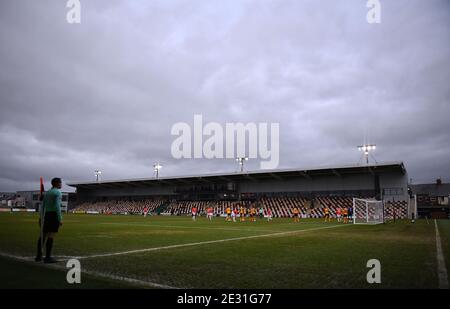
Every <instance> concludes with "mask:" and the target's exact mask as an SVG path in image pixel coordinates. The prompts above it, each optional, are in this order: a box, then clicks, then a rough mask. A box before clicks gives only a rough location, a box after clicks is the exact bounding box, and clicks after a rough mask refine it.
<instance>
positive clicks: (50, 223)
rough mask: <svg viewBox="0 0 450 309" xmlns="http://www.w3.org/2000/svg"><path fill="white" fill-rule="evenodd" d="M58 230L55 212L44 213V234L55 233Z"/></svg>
mask: <svg viewBox="0 0 450 309" xmlns="http://www.w3.org/2000/svg"><path fill="white" fill-rule="evenodd" d="M58 230H59V220H58V215H57V214H56V212H55V211H50V212H46V213H45V217H44V233H57V232H58Z"/></svg>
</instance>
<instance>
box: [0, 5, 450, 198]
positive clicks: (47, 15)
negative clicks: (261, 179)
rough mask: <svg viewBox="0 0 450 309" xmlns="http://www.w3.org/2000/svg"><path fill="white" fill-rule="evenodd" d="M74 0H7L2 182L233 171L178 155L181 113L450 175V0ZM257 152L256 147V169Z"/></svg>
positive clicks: (284, 159) (2, 51)
mask: <svg viewBox="0 0 450 309" xmlns="http://www.w3.org/2000/svg"><path fill="white" fill-rule="evenodd" d="M81 3H82V22H81V24H79V25H71V24H68V23H67V22H66V19H65V14H66V12H67V9H66V8H65V1H56V0H55V1H17V0H14V1H12V0H7V1H2V3H1V4H0V67H1V70H0V101H1V113H0V145H1V148H2V151H1V152H0V171H1V174H0V191H1V190H18V189H29V188H36V187H37V179H38V178H39V176H44V177H45V178H46V179H49V178H50V177H52V176H54V175H58V176H60V177H63V178H64V179H65V180H86V179H93V170H94V169H101V170H103V172H104V177H105V178H107V179H114V178H133V177H147V176H151V175H152V173H153V171H152V167H151V165H152V164H153V162H155V161H157V160H159V161H161V162H163V165H164V167H163V171H162V174H163V175H179V174H193V173H200V172H202V173H203V172H217V171H233V170H236V164H235V162H234V161H233V160H206V159H204V160H200V159H195V160H194V159H186V160H175V159H173V158H172V156H171V153H170V146H171V143H172V141H173V139H174V137H173V136H171V135H170V129H171V127H172V125H173V124H174V123H176V122H179V121H183V122H187V123H192V122H193V115H194V114H202V115H203V118H204V122H210V121H215V122H219V123H225V122H237V121H243V122H279V123H280V167H310V166H320V165H329V164H348V163H357V162H358V161H359V155H360V154H359V153H358V152H357V151H355V146H356V145H358V144H360V143H362V142H363V141H364V140H366V141H368V142H373V143H377V145H378V146H379V147H378V149H377V151H376V152H375V157H376V159H377V160H378V161H398V160H403V161H405V163H406V166H407V169H408V171H409V174H410V177H412V178H413V180H414V181H415V182H425V181H432V180H434V178H436V177H439V176H442V177H443V178H444V181H449V180H450V179H449V176H450V156H449V155H448V154H449V151H450V134H449V132H450V124H449V116H448V115H449V114H450V104H449V98H450V90H449V87H448V81H449V80H450V70H449V65H448V63H449V60H450V50H449V47H450V46H449V44H448V42H447V41H448V37H450V36H449V34H450V33H449V32H450V31H449V30H450V27H449V26H450V24H449V23H450V18H449V17H450V16H449V15H450V5H449V3H448V1H437V0H436V1H389V2H387V1H381V4H382V22H381V24H376V25H374V24H368V23H367V22H366V13H367V8H366V7H365V1H345V2H344V1H286V0H278V1H244V0H242V1H237V0H236V1H218V0H216V1H204V0H195V1H173V0H171V1H81ZM258 167H259V162H257V160H253V162H249V164H248V168H249V169H257V168H258Z"/></svg>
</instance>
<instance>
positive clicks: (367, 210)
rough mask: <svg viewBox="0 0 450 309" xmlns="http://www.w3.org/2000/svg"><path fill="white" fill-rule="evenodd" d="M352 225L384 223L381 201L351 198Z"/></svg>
mask: <svg viewBox="0 0 450 309" xmlns="http://www.w3.org/2000/svg"><path fill="white" fill-rule="evenodd" d="M353 223H354V224H380V223H384V205H383V201H376V200H369V199H360V198H353Z"/></svg>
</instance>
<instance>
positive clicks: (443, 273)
mask: <svg viewBox="0 0 450 309" xmlns="http://www.w3.org/2000/svg"><path fill="white" fill-rule="evenodd" d="M434 228H435V230H436V258H437V272H438V278H439V288H440V289H448V276H447V268H446V267H445V260H444V254H443V253H442V244H441V236H440V235H439V229H438V225H437V221H436V219H434Z"/></svg>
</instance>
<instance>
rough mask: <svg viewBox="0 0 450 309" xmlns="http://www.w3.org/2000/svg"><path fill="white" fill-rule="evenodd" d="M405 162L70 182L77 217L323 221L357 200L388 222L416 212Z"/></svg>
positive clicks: (73, 210)
mask: <svg viewBox="0 0 450 309" xmlns="http://www.w3.org/2000/svg"><path fill="white" fill-rule="evenodd" d="M407 182H408V175H407V171H406V169H405V166H404V164H403V163H402V162H394V163H378V164H373V165H350V166H336V167H322V168H315V169H307V170H305V169H284V170H282V169H280V170H263V171H255V172H243V173H228V174H226V173H224V174H205V175H194V176H179V177H159V178H145V179H127V180H115V181H94V182H77V183H68V185H69V186H72V187H75V188H76V190H77V202H76V204H77V205H76V207H75V208H74V209H72V210H71V211H72V212H76V213H102V214H142V213H143V211H144V209H147V210H148V211H149V212H150V213H153V214H162V215H187V214H189V213H190V211H191V208H192V207H194V206H195V207H197V209H198V211H199V214H200V215H202V214H204V213H205V212H206V209H207V208H209V207H212V208H213V209H214V214H215V215H223V214H224V212H225V209H226V208H228V207H230V208H232V209H233V208H240V207H246V208H250V207H254V208H258V209H259V208H263V209H264V211H265V212H266V211H267V210H268V209H270V210H271V211H272V213H273V215H274V217H290V216H292V209H293V208H294V207H295V208H298V209H299V210H300V213H301V216H302V217H304V218H320V217H322V216H323V209H324V208H328V209H329V211H330V215H331V216H332V217H335V216H336V210H337V208H343V207H350V206H352V203H353V198H354V197H358V198H369V199H374V200H382V201H384V210H385V218H388V219H389V218H396V217H397V218H408V217H411V216H413V214H414V213H417V210H416V206H415V204H414V199H411V198H410V196H409V194H408V183H407Z"/></svg>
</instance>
